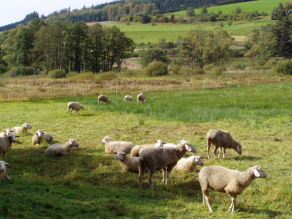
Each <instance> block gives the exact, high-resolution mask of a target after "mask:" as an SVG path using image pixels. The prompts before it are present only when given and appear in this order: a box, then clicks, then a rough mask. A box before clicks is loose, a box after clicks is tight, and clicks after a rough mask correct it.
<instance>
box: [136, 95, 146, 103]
mask: <svg viewBox="0 0 292 219" xmlns="http://www.w3.org/2000/svg"><path fill="white" fill-rule="evenodd" d="M137 101H140V103H143V102H145V101H146V94H144V93H140V94H138V95H137Z"/></svg>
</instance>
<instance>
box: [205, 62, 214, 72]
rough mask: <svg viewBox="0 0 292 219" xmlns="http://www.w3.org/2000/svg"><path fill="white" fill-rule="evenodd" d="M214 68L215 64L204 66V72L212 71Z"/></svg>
mask: <svg viewBox="0 0 292 219" xmlns="http://www.w3.org/2000/svg"><path fill="white" fill-rule="evenodd" d="M214 67H215V65H214V64H208V65H204V67H203V69H204V71H211V70H212V69H213V68H214Z"/></svg>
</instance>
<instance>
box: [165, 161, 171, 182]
mask: <svg viewBox="0 0 292 219" xmlns="http://www.w3.org/2000/svg"><path fill="white" fill-rule="evenodd" d="M172 168H173V166H171V167H170V166H168V167H167V178H166V182H165V185H167V183H168V180H169V175H170V173H171V171H172Z"/></svg>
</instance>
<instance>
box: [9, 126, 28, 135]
mask: <svg viewBox="0 0 292 219" xmlns="http://www.w3.org/2000/svg"><path fill="white" fill-rule="evenodd" d="M31 128H32V126H31V125H30V124H28V123H24V124H23V125H22V126H21V127H19V126H15V127H13V128H12V129H11V130H12V131H14V134H16V135H21V133H22V132H25V133H27V130H28V129H31Z"/></svg>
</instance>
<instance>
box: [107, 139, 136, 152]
mask: <svg viewBox="0 0 292 219" xmlns="http://www.w3.org/2000/svg"><path fill="white" fill-rule="evenodd" d="M134 146H135V145H134V144H133V143H132V142H127V141H111V142H108V144H107V147H108V148H109V149H111V150H112V152H125V153H126V154H129V153H131V150H132V148H133V147H134Z"/></svg>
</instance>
